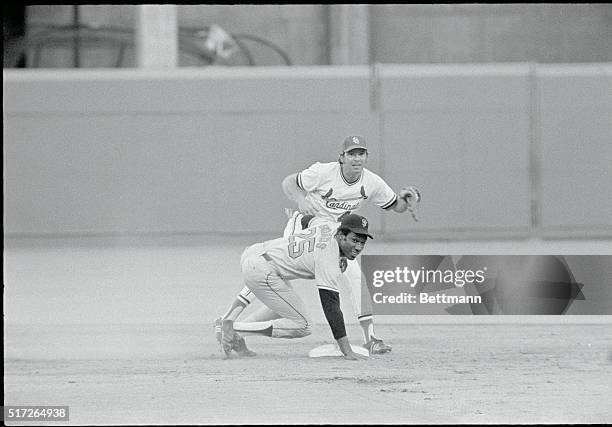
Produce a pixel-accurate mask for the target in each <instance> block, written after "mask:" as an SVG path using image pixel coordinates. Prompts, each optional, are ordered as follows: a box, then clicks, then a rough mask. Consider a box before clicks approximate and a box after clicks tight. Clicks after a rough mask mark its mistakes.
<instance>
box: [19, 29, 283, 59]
mask: <svg viewBox="0 0 612 427" xmlns="http://www.w3.org/2000/svg"><path fill="white" fill-rule="evenodd" d="M134 45H135V41H134V31H133V30H132V29H129V28H122V27H108V26H106V27H96V26H92V25H84V24H74V25H62V26H59V25H57V26H46V27H44V28H43V29H41V30H39V31H37V32H35V33H33V34H32V35H29V36H27V37H26V40H25V44H24V50H25V53H26V55H27V56H28V58H29V61H28V67H30V68H47V67H48V65H45V63H44V59H43V53H44V51H45V50H48V49H54V48H55V49H57V48H60V49H61V48H72V51H73V55H72V56H73V63H72V67H73V68H87V65H86V64H85V63H84V53H85V52H86V49H94V48H96V49H99V48H104V47H107V48H110V49H114V50H116V54H115V55H114V57H113V56H111V55H109V61H110V64H109V65H108V66H107V67H108V68H124V67H133V66H135V65H134V64H131V63H130V61H129V60H128V52H129V51H130V50H132V51H133V50H134ZM249 46H251V49H250V48H249ZM178 47H179V55H180V57H179V66H180V65H181V63H180V62H181V58H183V59H182V62H185V63H187V64H188V65H195V66H211V65H230V66H244V65H246V66H257V65H287V66H289V65H292V62H291V58H290V57H289V55H288V54H287V53H286V52H285V51H284V50H283V49H282V48H280V47H279V46H278V45H276V44H274V43H272V42H270V41H268V40H266V39H263V38H261V37H258V36H254V35H250V34H230V33H227V32H225V31H224V30H223V29H221V28H220V27H218V26H216V25H211V26H205V27H200V28H195V27H180V28H179V31H178ZM253 47H257V48H258V49H262V48H263V49H267V50H269V51H271V52H272V53H273V57H276V58H278V60H277V61H276V62H272V63H270V61H267V62H265V63H264V62H262V61H261V60H258V58H257V57H256V55H255V54H254V53H253V50H252V48H253ZM266 57H268V58H269V57H270V55H266Z"/></svg>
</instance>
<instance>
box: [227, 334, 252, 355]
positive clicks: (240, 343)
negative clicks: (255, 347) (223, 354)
mask: <svg viewBox="0 0 612 427" xmlns="http://www.w3.org/2000/svg"><path fill="white" fill-rule="evenodd" d="M232 350H234V351H235V352H236V353H238V356H241V357H253V356H256V355H257V353H255V352H254V351H251V350H249V348H248V347H247V345H246V341H245V340H244V338H243V337H241V336H240V335H239V334H238V332H234V341H233V342H232Z"/></svg>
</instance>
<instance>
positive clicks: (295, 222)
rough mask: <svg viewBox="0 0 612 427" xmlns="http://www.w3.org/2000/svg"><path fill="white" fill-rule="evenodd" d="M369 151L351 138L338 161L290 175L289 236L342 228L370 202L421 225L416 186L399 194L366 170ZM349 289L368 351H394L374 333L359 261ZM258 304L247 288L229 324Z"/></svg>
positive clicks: (286, 187)
mask: <svg viewBox="0 0 612 427" xmlns="http://www.w3.org/2000/svg"><path fill="white" fill-rule="evenodd" d="M367 159H368V150H367V147H366V142H365V139H364V138H363V137H361V136H349V137H347V138H346V139H345V140H344V142H343V144H342V150H341V153H340V157H339V158H338V161H337V162H330V163H319V162H317V163H314V164H313V165H311V166H310V167H309V168H307V169H305V170H303V171H301V172H299V173H295V174H291V175H289V176H287V177H286V178H285V179H284V180H283V182H282V188H283V191H284V193H285V194H286V196H287V197H288V198H289V199H290V200H292V201H294V202H295V203H296V204H297V207H298V210H297V211H295V212H293V214H292V215H291V216H290V218H289V221H288V222H287V225H286V227H285V231H284V236H285V237H287V236H290V235H293V234H295V233H300V232H301V231H302V230H303V229H305V228H307V227H309V226H316V225H321V224H327V225H328V226H329V227H331V228H332V229H336V228H337V227H338V225H339V223H340V221H341V219H342V218H343V216H344V215H347V214H350V213H352V212H356V211H358V210H359V208H360V207H361V206H362V202H363V201H365V200H368V201H369V202H372V203H374V204H376V205H378V206H380V207H381V208H382V209H384V210H386V211H390V210H393V211H395V212H398V213H402V212H405V211H409V212H410V213H411V214H412V217H413V218H414V220H415V221H417V220H418V218H417V216H416V208H417V205H418V203H419V202H420V199H421V196H420V194H419V192H418V190H417V189H416V188H414V187H404V188H402V189H401V190H400V191H399V193H397V194H396V193H395V192H394V191H393V189H391V187H390V186H389V185H388V184H387V183H386V182H385V181H384V180H383V179H382V178H381V177H380V176H378V175H376V174H375V173H373V172H371V171H370V170H368V169H366V168H365V164H366V163H367ZM346 275H347V279H348V280H347V282H348V289H349V290H350V294H351V302H352V305H353V309H354V310H355V314H356V315H357V318H358V320H359V323H360V325H361V327H362V330H363V337H364V347H366V348H367V349H368V350H369V351H370V353H372V354H382V353H386V352H389V351H391V346H390V345H388V344H386V343H384V342H383V341H382V340H381V339H379V338H377V337H376V336H375V333H374V322H373V316H372V305H371V302H370V300H369V299H366V301H363V306H362V301H361V267H360V266H359V263H358V261H353V262H349V263H348V267H347V270H346ZM254 299H255V295H253V293H252V292H251V290H250V289H249V288H248V287H245V288H243V289H242V291H241V292H240V294H239V295H238V296H237V297H236V300H234V302H233V304H232V305H231V306H230V308H229V309H228V311H227V312H226V313H225V315H224V316H223V319H229V320H235V319H236V318H237V316H238V315H239V314H240V313H241V312H242V311H243V310H244V309H245V308H246V307H247V306H248V305H249V304H250V303H251V302H252V301H253V300H254ZM253 316H254V318H256V319H260V320H261V319H271V318H273V317H274V316H275V313H271V312H269V310H267V309H266V308H264V309H263V310H260V311H259V312H257V313H255V314H254V315H253ZM220 322H221V319H217V320H216V321H215V325H216V331H217V332H216V333H217V338H218V339H219V337H220V331H219V325H220Z"/></svg>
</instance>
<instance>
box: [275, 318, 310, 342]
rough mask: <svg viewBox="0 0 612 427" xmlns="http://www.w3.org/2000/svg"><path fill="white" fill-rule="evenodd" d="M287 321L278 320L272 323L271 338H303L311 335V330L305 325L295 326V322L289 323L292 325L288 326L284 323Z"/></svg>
mask: <svg viewBox="0 0 612 427" xmlns="http://www.w3.org/2000/svg"><path fill="white" fill-rule="evenodd" d="M286 320H287V319H279V322H278V323H281V324H275V323H276V321H273V325H274V326H273V328H272V336H273V337H275V338H304V337H307V336H308V335H310V334H312V328H311V326H310V325H309V324H307V323H302V324H297V323H296V322H291V323H292V325H291V326H289V325H287V323H286Z"/></svg>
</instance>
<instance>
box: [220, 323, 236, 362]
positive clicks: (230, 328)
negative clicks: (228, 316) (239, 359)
mask: <svg viewBox="0 0 612 427" xmlns="http://www.w3.org/2000/svg"><path fill="white" fill-rule="evenodd" d="M235 335H236V334H235V332H234V321H233V320H223V321H221V348H222V349H223V352H224V353H225V357H227V358H229V357H230V355H231V353H232V346H233V342H234V336H235Z"/></svg>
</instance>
